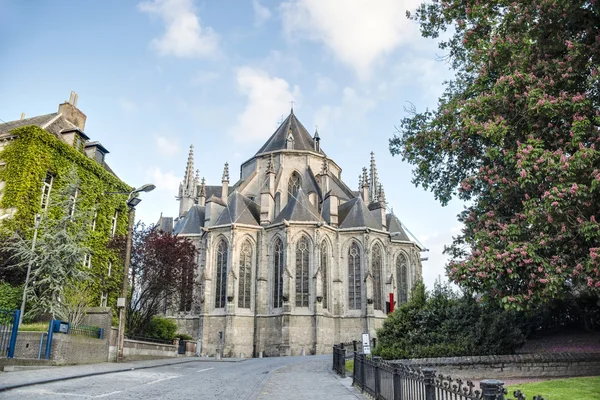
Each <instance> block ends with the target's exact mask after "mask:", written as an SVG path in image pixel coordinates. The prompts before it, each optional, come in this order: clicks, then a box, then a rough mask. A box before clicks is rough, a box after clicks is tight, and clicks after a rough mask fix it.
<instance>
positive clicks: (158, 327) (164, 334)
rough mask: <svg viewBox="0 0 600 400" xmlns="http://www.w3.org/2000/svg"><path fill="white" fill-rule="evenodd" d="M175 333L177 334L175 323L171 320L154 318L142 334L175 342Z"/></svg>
mask: <svg viewBox="0 0 600 400" xmlns="http://www.w3.org/2000/svg"><path fill="white" fill-rule="evenodd" d="M175 332H177V324H175V321H173V320H172V319H169V318H164V317H159V316H154V317H152V319H151V320H150V323H149V324H148V327H147V328H146V331H145V332H143V333H142V334H143V335H144V336H147V337H151V338H156V339H163V340H173V339H175Z"/></svg>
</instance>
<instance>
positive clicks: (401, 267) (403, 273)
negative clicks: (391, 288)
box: [396, 254, 408, 304]
mask: <svg viewBox="0 0 600 400" xmlns="http://www.w3.org/2000/svg"><path fill="white" fill-rule="evenodd" d="M407 269H408V267H407V261H406V256H405V255H404V254H400V255H399V256H398V258H397V259H396V277H397V281H398V285H397V286H398V301H399V304H404V303H406V302H407V301H408V281H407Z"/></svg>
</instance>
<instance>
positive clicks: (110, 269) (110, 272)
mask: <svg viewBox="0 0 600 400" xmlns="http://www.w3.org/2000/svg"><path fill="white" fill-rule="evenodd" d="M107 275H108V276H109V277H110V276H111V275H112V261H109V262H108V273H107Z"/></svg>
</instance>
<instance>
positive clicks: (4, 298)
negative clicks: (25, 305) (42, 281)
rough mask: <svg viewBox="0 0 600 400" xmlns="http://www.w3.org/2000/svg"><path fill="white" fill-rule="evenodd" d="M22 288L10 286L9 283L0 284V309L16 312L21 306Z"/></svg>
mask: <svg viewBox="0 0 600 400" xmlns="http://www.w3.org/2000/svg"><path fill="white" fill-rule="evenodd" d="M22 296H23V288H22V287H20V286H16V287H15V286H12V285H11V284H10V283H7V282H2V283H0V308H3V309H5V310H17V309H18V308H19V307H20V306H21V297H22Z"/></svg>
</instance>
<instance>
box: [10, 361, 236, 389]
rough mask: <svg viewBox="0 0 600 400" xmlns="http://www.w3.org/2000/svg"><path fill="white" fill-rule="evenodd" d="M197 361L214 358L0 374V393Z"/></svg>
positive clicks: (106, 364)
mask: <svg viewBox="0 0 600 400" xmlns="http://www.w3.org/2000/svg"><path fill="white" fill-rule="evenodd" d="M198 361H210V362H215V361H216V360H215V359H214V358H207V357H177V358H162V359H159V360H144V361H130V362H122V363H112V362H111V363H108V362H107V363H100V364H82V365H70V366H63V367H53V368H45V369H39V370H29V371H16V372H0V392H2V391H5V390H10V389H16V388H20V387H24V386H31V385H38V384H41V383H50V382H58V381H64V380H68V379H76V378H83V377H86V376H94V375H104V374H112V373H116V372H123V371H133V370H138V369H146V368H155V367H162V366H166V365H172V364H182V363H189V362H198ZM240 361H244V359H240V358H228V359H222V360H220V361H217V362H240Z"/></svg>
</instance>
